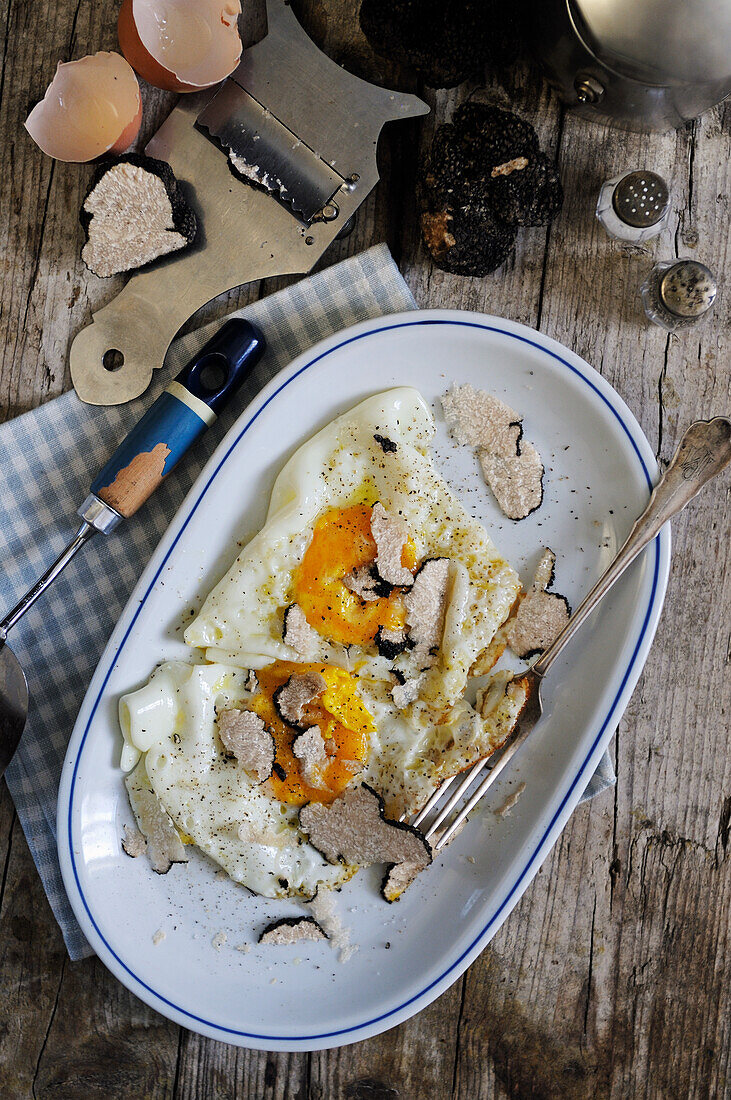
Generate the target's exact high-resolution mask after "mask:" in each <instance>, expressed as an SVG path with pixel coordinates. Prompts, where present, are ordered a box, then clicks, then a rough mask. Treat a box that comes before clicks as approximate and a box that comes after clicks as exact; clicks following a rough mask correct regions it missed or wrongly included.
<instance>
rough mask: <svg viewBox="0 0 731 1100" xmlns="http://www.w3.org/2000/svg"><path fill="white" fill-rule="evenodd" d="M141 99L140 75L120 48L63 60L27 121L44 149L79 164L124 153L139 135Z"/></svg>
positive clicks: (60, 158) (28, 128)
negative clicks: (105, 154)
mask: <svg viewBox="0 0 731 1100" xmlns="http://www.w3.org/2000/svg"><path fill="white" fill-rule="evenodd" d="M141 122H142V100H141V98H140V86H139V84H138V83H137V77H136V76H135V74H134V72H133V71H132V69H131V67H130V66H129V65H128V64H127V62H126V61H125V60H124V58H123V57H120V55H119V54H118V53H107V52H105V51H104V50H101V51H100V52H99V53H95V54H89V55H88V56H87V57H82V58H81V59H80V60H79V61H66V62H59V65H58V68H57V69H56V75H55V76H54V78H53V80H52V81H51V83H50V84H49V85H48V89H47V91H46V94H45V96H44V97H43V99H42V100H41V101H40V103H37V104H36V105H35V107H34V108H33V110H32V111H31V113H30V114H29V115H28V117H27V119H26V120H25V128H26V130H27V131H28V133H29V134H30V136H31V137H32V138H33V140H34V141H35V143H36V145H38V146H39V147H40V148H41V149H42V150H43V152H44V153H47V154H48V156H49V157H54V158H55V159H56V160H63V161H73V162H76V163H81V162H84V161H90V160H95V159H96V158H97V157H99V156H102V154H104V153H123V152H124V151H125V150H126V149H128V148H129V147H130V145H131V144H132V142H133V141H134V140H135V138H136V137H137V134H138V133H139V129H140V123H141Z"/></svg>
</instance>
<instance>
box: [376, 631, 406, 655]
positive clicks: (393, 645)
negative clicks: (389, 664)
mask: <svg viewBox="0 0 731 1100" xmlns="http://www.w3.org/2000/svg"><path fill="white" fill-rule="evenodd" d="M375 642H376V649H377V650H378V653H379V655H380V656H381V657H385V658H386V660H388V661H392V660H393V659H394V657H397V656H398V655H399V653H403V651H404V650H405V649H406V646H407V645H408V639H407V636H406V633H405V632H404V631H403V630H389V629H388V627H387V626H379V628H378V630H377V631H376V637H375Z"/></svg>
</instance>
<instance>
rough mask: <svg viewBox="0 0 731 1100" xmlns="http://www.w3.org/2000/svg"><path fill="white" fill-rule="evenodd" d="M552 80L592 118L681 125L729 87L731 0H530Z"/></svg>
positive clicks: (537, 46)
mask: <svg viewBox="0 0 731 1100" xmlns="http://www.w3.org/2000/svg"><path fill="white" fill-rule="evenodd" d="M526 8H527V31H528V34H529V36H530V38H531V40H532V44H533V48H534V50H535V52H536V53H537V55H538V57H539V58H540V59H541V61H542V63H543V65H544V67H545V70H546V75H547V77H548V79H549V81H550V83H551V84H552V85H553V86H554V87H555V88H556V90H557V91H558V93H559V95H560V96H561V98H562V99H563V100H564V101H565V102H566V103H568V104H569V105H570V106H572V107H574V108H575V109H576V110H578V111H579V112H580V113H581V114H583V115H586V116H588V117H590V118H601V119H607V120H612V121H615V122H618V123H620V124H621V125H624V126H627V127H629V128H630V129H637V130H645V129H649V130H668V129H671V128H672V127H677V126H682V125H683V124H684V123H685V122H687V121H688V120H689V119H693V118H696V117H697V116H698V115H699V114H702V112H703V111H705V110H707V109H708V108H709V107H712V106H713V105H714V104H715V103H719V102H720V101H721V100H722V99H724V98H725V97H726V96H727V95H729V94H731V0H529V2H528V3H527V4H526Z"/></svg>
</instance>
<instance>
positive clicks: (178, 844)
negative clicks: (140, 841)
mask: <svg viewBox="0 0 731 1100" xmlns="http://www.w3.org/2000/svg"><path fill="white" fill-rule="evenodd" d="M124 782H125V785H126V787H127V792H128V794H129V802H130V805H131V807H132V810H133V812H134V815H135V819H136V821H137V825H138V827H139V829H140V832H141V833H142V835H143V836H144V837H145V839H146V841H147V855H148V858H149V860H150V866H151V867H152V869H153V871H156V872H157V874H159V875H165V874H167V872H168V871H169V870H170V867H171V866H172V864H173V863H187V862H188V856H187V855H186V852H185V847H184V845H183V842H182V841H181V839H180V837H179V836H178V833H177V830H176V828H175V826H174V825H173V821H172V818H171V817H170V815H169V814H168V813H167V811H166V810H165V809H164V807H163V805H162V803H161V802H160V800H159V798H158V797H157V795H156V794H155V792H154V791H153V789H152V786H151V785H150V780H149V779H148V777H147V769H146V768H145V761H144V758H143V759H142V760H140V762H139V764H138V765H137V767H136V768H135V770H134V771H133V772H130V774H129V775H128V776H127V777H126V778H125V781H124Z"/></svg>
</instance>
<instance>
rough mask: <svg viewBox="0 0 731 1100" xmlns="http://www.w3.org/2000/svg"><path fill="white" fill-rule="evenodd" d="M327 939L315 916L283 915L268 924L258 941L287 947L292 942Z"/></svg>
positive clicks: (313, 941)
mask: <svg viewBox="0 0 731 1100" xmlns="http://www.w3.org/2000/svg"><path fill="white" fill-rule="evenodd" d="M326 939H327V935H326V933H325V932H324V931H323V929H322V928H321V927H320V925H319V924H318V923H317V921H316V920H315V919H314V917H283V918H282V919H281V920H275V921H273V922H272V923H271V924H268V925H267V926H266V928H265V929H264V931H263V932H262V934H261V935H260V936H259V941H258V942H259V943H267V944H274V945H275V946H276V947H286V946H287V945H288V944H290V943H316V942H318V941H319V940H326Z"/></svg>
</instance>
